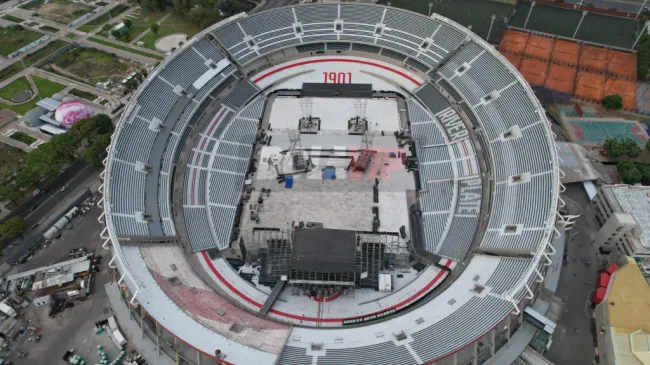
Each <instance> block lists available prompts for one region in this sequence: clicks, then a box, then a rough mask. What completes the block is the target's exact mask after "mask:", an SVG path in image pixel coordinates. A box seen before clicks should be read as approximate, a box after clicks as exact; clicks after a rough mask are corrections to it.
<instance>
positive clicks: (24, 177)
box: [16, 166, 43, 189]
mask: <svg viewBox="0 0 650 365" xmlns="http://www.w3.org/2000/svg"><path fill="white" fill-rule="evenodd" d="M41 179H43V174H42V173H41V171H39V170H37V169H35V168H33V167H31V166H27V167H26V168H24V169H22V170H20V171H18V173H17V174H16V185H18V186H19V187H21V188H25V189H26V188H30V187H32V186H36V187H37V188H40V183H41Z"/></svg>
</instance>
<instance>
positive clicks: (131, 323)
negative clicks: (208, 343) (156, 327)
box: [106, 283, 174, 365]
mask: <svg viewBox="0 0 650 365" xmlns="http://www.w3.org/2000/svg"><path fill="white" fill-rule="evenodd" d="M106 294H108V303H109V305H110V306H111V309H112V310H113V314H114V315H115V319H117V323H118V325H119V327H120V331H122V333H123V334H124V336H125V337H126V339H127V341H128V342H129V343H130V344H131V346H133V347H134V348H135V349H136V350H137V351H138V352H139V353H140V354H141V355H142V357H144V359H145V360H147V363H149V364H156V365H173V364H174V361H172V360H171V359H170V358H169V357H167V355H165V354H164V353H163V352H162V351H161V352H160V355H159V354H158V350H157V349H156V344H155V343H153V342H151V341H150V340H149V337H146V336H143V335H142V330H141V329H140V325H139V324H138V323H136V321H135V320H134V319H133V318H131V315H130V313H129V308H128V307H127V306H126V304H125V303H124V301H123V300H122V296H121V295H120V288H119V286H118V285H117V284H116V283H108V284H106Z"/></svg>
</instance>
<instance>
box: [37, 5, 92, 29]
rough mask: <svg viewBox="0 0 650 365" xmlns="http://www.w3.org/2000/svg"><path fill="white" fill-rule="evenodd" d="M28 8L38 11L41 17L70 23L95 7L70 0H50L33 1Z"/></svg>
mask: <svg viewBox="0 0 650 365" xmlns="http://www.w3.org/2000/svg"><path fill="white" fill-rule="evenodd" d="M26 9H30V10H34V11H36V12H37V13H38V16H40V17H41V18H44V19H47V20H51V21H53V22H57V23H61V24H68V23H70V22H72V21H73V20H75V19H77V18H79V17H80V16H82V15H84V14H86V13H90V12H92V11H93V9H95V8H94V7H92V6H88V5H85V4H81V3H74V2H72V1H69V0H51V1H48V2H46V1H36V2H33V3H31V4H29V5H28V6H27V7H26Z"/></svg>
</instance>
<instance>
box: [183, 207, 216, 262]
mask: <svg viewBox="0 0 650 365" xmlns="http://www.w3.org/2000/svg"><path fill="white" fill-rule="evenodd" d="M183 211H184V216H185V225H186V226H187V234H188V235H189V240H190V246H191V247H192V251H204V250H207V249H210V248H214V247H215V242H214V240H215V238H214V237H213V236H212V230H211V229H210V221H209V220H208V215H207V214H206V213H205V207H184V208H183Z"/></svg>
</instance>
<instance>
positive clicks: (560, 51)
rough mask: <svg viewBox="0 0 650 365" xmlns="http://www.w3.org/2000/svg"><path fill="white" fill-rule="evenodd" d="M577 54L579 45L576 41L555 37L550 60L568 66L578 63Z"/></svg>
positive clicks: (578, 53) (578, 54)
mask: <svg viewBox="0 0 650 365" xmlns="http://www.w3.org/2000/svg"><path fill="white" fill-rule="evenodd" d="M579 56H580V45H579V44H578V43H576V42H569V41H565V40H563V39H557V40H556V41H555V45H554V47H553V55H552V57H551V61H552V62H556V63H559V64H565V65H568V66H575V65H577V64H578V57H579Z"/></svg>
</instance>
